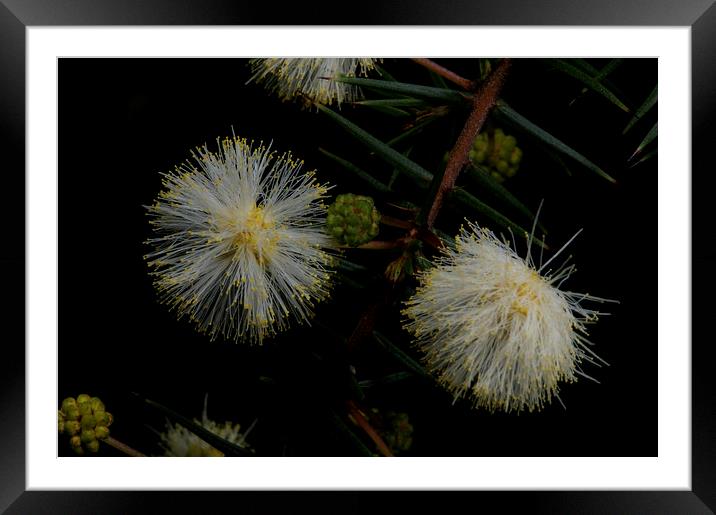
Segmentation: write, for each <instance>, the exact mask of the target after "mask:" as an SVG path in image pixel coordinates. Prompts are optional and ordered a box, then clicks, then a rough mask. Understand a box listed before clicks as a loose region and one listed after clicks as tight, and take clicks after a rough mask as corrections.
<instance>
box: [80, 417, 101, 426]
mask: <svg viewBox="0 0 716 515" xmlns="http://www.w3.org/2000/svg"><path fill="white" fill-rule="evenodd" d="M81 425H82V429H94V426H96V425H97V419H96V418H95V416H94V415H84V416H83V417H82V421H81Z"/></svg>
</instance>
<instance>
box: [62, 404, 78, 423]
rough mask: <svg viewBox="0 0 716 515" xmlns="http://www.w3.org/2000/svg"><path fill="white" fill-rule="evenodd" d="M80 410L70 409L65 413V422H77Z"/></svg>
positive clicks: (76, 408)
mask: <svg viewBox="0 0 716 515" xmlns="http://www.w3.org/2000/svg"><path fill="white" fill-rule="evenodd" d="M79 419H80V410H79V408H78V407H76V406H75V407H71V408H68V409H67V411H65V420H79Z"/></svg>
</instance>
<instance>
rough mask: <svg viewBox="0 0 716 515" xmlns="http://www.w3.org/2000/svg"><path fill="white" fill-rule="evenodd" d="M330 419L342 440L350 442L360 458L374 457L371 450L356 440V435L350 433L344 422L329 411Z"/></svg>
mask: <svg viewBox="0 0 716 515" xmlns="http://www.w3.org/2000/svg"><path fill="white" fill-rule="evenodd" d="M330 418H331V421H332V422H333V424H334V425H335V426H336V427H337V428H338V429H339V430H340V433H341V435H342V436H343V437H344V439H345V440H346V441H348V442H350V443H351V444H352V445H353V447H355V449H356V450H357V451H358V452H359V453H360V454H361V455H362V456H373V455H374V454H373V452H371V450H370V449H369V448H368V447H367V446H366V445H365V444H364V443H363V441H362V440H361V439H360V438H358V435H356V434H355V433H354V432H353V431H351V428H350V427H348V425H346V423H345V422H343V419H341V417H339V416H338V415H337V414H336V413H334V412H333V411H331V413H330Z"/></svg>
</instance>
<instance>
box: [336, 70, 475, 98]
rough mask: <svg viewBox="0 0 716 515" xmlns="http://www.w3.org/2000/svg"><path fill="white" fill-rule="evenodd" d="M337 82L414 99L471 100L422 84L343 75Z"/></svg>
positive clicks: (449, 90) (456, 93) (452, 91)
mask: <svg viewBox="0 0 716 515" xmlns="http://www.w3.org/2000/svg"><path fill="white" fill-rule="evenodd" d="M335 80H337V81H338V82H345V83H346V84H354V85H356V86H360V87H361V88H369V89H374V90H378V91H382V92H390V93H397V94H400V95H409V96H412V97H418V98H425V99H428V100H437V101H440V102H450V103H458V104H459V103H465V102H466V101H469V100H471V97H470V95H468V94H465V93H461V92H459V91H455V90H454V89H444V88H435V87H432V86H422V85H420V84H409V83H407V82H393V81H388V80H377V79H364V78H362V77H346V76H345V75H341V76H339V77H337V78H336V79H335Z"/></svg>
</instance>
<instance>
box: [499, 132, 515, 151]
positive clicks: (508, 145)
mask: <svg viewBox="0 0 716 515" xmlns="http://www.w3.org/2000/svg"><path fill="white" fill-rule="evenodd" d="M516 146H517V140H516V139H515V137H514V136H505V139H504V141H503V142H502V148H503V149H504V151H505V153H507V154H509V153H510V152H512V150H513V149H514V148H515V147H516Z"/></svg>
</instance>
